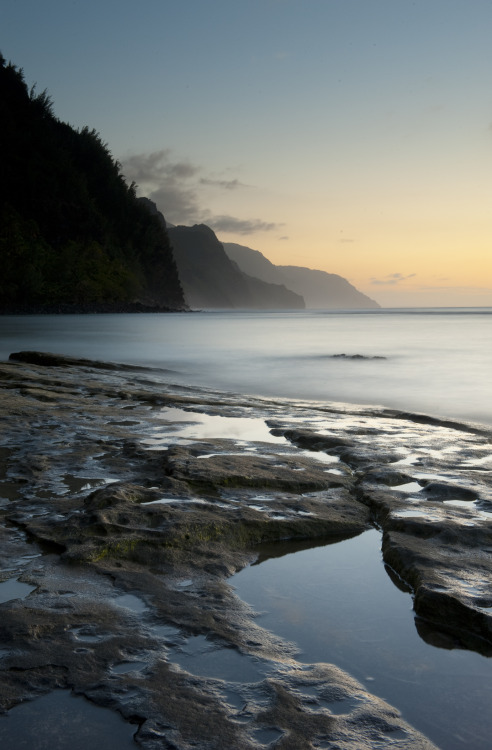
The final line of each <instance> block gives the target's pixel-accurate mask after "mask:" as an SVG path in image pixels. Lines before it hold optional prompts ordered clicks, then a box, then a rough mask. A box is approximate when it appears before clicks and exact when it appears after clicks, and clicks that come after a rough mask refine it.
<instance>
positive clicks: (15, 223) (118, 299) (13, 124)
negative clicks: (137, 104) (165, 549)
mask: <svg viewBox="0 0 492 750" xmlns="http://www.w3.org/2000/svg"><path fill="white" fill-rule="evenodd" d="M0 92H1V95H0V142H1V143H2V144H3V149H2V150H3V153H2V172H3V175H2V177H3V179H2V181H1V182H0V264H1V273H0V311H8V310H23V309H26V310H29V309H45V308H48V307H49V308H50V309H51V308H56V306H57V305H58V306H62V307H63V308H64V309H65V308H66V307H67V306H70V305H77V306H78V307H87V309H125V306H131V305H133V304H134V303H139V304H140V305H144V306H146V307H150V308H159V309H181V308H183V307H184V299H183V292H182V289H181V285H180V282H179V278H178V273H177V269H176V265H175V262H174V258H173V253H172V249H171V247H170V245H169V240H168V237H167V233H166V230H165V228H164V227H163V226H162V224H161V222H159V220H158V219H157V217H155V216H153V215H152V214H151V212H150V211H149V210H148V209H147V208H146V206H145V205H144V204H142V203H141V202H139V201H138V199H137V197H136V194H135V189H134V186H133V185H132V186H128V185H127V184H126V182H125V179H124V177H123V175H122V174H121V171H120V165H119V164H118V162H117V161H115V160H114V159H113V157H112V155H111V153H110V151H109V148H108V146H107V145H106V144H105V143H103V141H102V140H101V138H100V136H99V135H98V133H97V132H96V131H95V130H91V129H89V128H88V127H84V128H82V129H81V130H75V129H74V128H72V127H71V126H70V125H68V124H66V123H63V122H61V121H59V120H58V119H57V118H56V117H55V115H54V113H53V103H52V101H51V99H50V97H49V96H48V94H47V93H46V92H45V91H43V92H42V93H41V94H37V93H36V91H35V88H34V87H33V88H32V89H31V90H30V91H29V90H28V87H27V85H26V83H25V80H24V75H23V72H22V70H19V69H18V68H17V67H15V66H14V65H12V64H10V63H8V64H7V63H6V61H5V59H4V57H3V56H2V55H1V54H0Z"/></svg>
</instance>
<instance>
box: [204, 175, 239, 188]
mask: <svg viewBox="0 0 492 750" xmlns="http://www.w3.org/2000/svg"><path fill="white" fill-rule="evenodd" d="M200 185H207V186H208V185H210V186H211V187H219V188H223V189H224V190H237V188H245V187H249V185H246V184H245V183H244V182H239V180H213V179H211V178H210V177H201V178H200Z"/></svg>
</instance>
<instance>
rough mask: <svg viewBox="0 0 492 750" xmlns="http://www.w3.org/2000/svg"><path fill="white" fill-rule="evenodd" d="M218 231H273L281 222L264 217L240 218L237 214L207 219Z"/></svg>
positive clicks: (242, 232) (247, 232)
mask: <svg viewBox="0 0 492 750" xmlns="http://www.w3.org/2000/svg"><path fill="white" fill-rule="evenodd" d="M205 223H206V224H209V225H210V226H211V227H212V228H213V229H214V230H215V231H216V232H228V233H231V234H255V232H271V231H272V230H273V229H278V227H279V226H280V225H279V224H274V223H273V222H268V221H263V220H262V219H238V218H236V217H235V216H210V217H209V218H208V219H207V220H206V221H205Z"/></svg>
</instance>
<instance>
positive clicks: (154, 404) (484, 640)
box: [0, 355, 492, 750]
mask: <svg viewBox="0 0 492 750" xmlns="http://www.w3.org/2000/svg"><path fill="white" fill-rule="evenodd" d="M23 359H24V360H25V361H24V362H14V361H11V362H8V363H0V386H1V396H0V397H1V399H2V406H3V409H2V411H3V413H4V414H5V415H6V418H7V425H8V429H7V430H6V431H5V432H4V437H3V444H2V446H1V450H2V453H1V458H2V461H1V467H0V478H1V486H2V491H3V493H4V500H3V501H2V506H1V508H0V511H1V514H2V522H3V525H2V527H1V533H2V541H3V552H2V569H3V571H5V572H3V573H2V576H3V578H2V580H4V581H7V580H9V581H10V580H12V579H14V578H15V580H16V581H17V582H18V583H19V584H26V585H27V586H29V587H31V588H32V591H31V592H30V593H29V594H28V595H26V598H24V599H22V598H16V599H12V600H9V601H7V602H5V603H4V604H1V605H0V606H1V607H2V614H3V615H4V620H3V623H2V634H3V641H4V643H5V644H6V650H7V653H6V655H5V656H4V658H3V659H2V661H1V670H0V705H1V707H2V710H4V711H5V710H9V709H11V708H12V707H13V706H15V705H17V704H19V702H20V701H23V700H25V699H28V698H34V697H36V696H40V695H42V694H45V693H47V692H50V691H52V690H53V689H55V688H59V689H65V690H72V691H73V692H74V693H76V694H79V695H85V696H86V697H87V698H89V699H90V700H91V701H92V702H93V703H94V704H96V705H99V706H106V707H108V706H109V707H111V708H112V709H114V710H115V711H118V712H119V713H120V714H121V715H122V716H123V717H124V718H126V719H127V720H129V721H132V722H134V723H135V724H136V725H137V726H136V727H135V730H136V732H137V740H138V743H139V744H140V746H142V747H144V748H153V747H176V748H180V749H181V748H186V747H188V746H189V743H190V742H192V741H201V742H203V743H205V742H206V743H208V744H207V747H213V748H221V747H224V748H226V747H227V748H230V747H234V748H237V749H238V750H240V749H242V748H254V747H261V746H263V747H264V746H265V742H263V741H260V737H261V736H262V735H261V732H266V731H267V730H270V731H272V732H276V733H277V734H276V736H275V738H276V740H277V744H276V747H279V748H291V747H292V748H296V749H297V748H303V747H306V748H310V747H315V746H316V744H315V743H316V742H318V747H319V746H320V745H319V741H320V739H319V738H320V737H324V738H325V739H324V740H323V741H325V742H331V743H336V742H342V741H343V742H344V743H345V744H344V745H343V746H344V747H346V748H352V747H353V748H361V747H371V746H374V744H371V743H374V742H376V738H377V737H378V736H379V738H380V741H383V740H384V741H386V740H388V738H391V736H398V737H399V738H400V740H399V742H398V746H399V747H402V748H431V747H434V746H433V745H432V743H431V742H430V741H428V740H426V739H425V738H424V737H423V736H422V735H421V734H419V732H417V731H416V730H414V729H413V728H411V727H410V726H409V725H408V724H406V723H405V722H404V721H403V719H402V718H401V716H400V715H399V713H398V711H396V710H395V709H394V708H392V707H391V706H388V704H385V703H384V702H383V701H382V700H380V699H379V698H376V697H375V696H373V695H371V694H370V693H369V692H368V691H367V689H366V688H365V687H363V686H362V685H360V684H359V683H357V682H355V681H354V680H353V679H352V678H351V677H350V676H349V675H347V674H345V673H343V672H342V671H341V670H339V669H338V668H336V667H334V666H331V665H326V664H316V665H308V666H306V665H300V664H299V662H297V661H296V650H295V647H294V646H293V644H288V643H285V642H283V641H282V640H281V639H279V638H277V637H276V636H275V635H274V634H272V633H268V632H266V631H263V630H262V628H260V627H259V626H258V625H257V624H256V623H255V620H254V617H253V613H252V612H251V611H250V610H249V608H248V607H247V606H246V605H244V604H243V603H242V602H241V601H240V600H238V599H237V597H235V595H234V593H233V591H232V589H231V587H230V585H229V584H228V583H227V580H228V578H229V577H230V576H231V575H232V573H234V572H235V571H237V570H239V569H240V568H241V567H243V566H244V565H247V564H249V563H250V562H252V561H253V560H254V559H255V555H256V552H255V548H256V547H257V545H258V544H259V543H260V542H264V541H270V542H274V541H275V540H276V539H286V538H289V539H299V540H312V541H313V543H321V542H323V541H325V542H326V541H329V540H333V539H336V538H347V537H352V536H357V535H358V534H360V533H361V532H362V531H363V530H364V529H367V528H370V527H371V525H373V524H374V523H376V524H377V525H378V526H379V527H380V528H381V529H382V531H383V555H384V560H385V562H386V564H388V565H390V566H391V568H392V569H393V570H394V571H395V572H396V573H397V574H398V575H399V576H400V577H401V578H402V579H403V580H404V581H405V582H406V583H407V584H408V585H410V587H411V588H412V589H413V591H414V594H415V600H414V601H415V610H416V612H417V614H418V615H419V616H420V617H422V618H424V619H425V621H426V623H427V624H428V625H429V628H428V633H429V638H431V639H435V640H440V642H441V643H444V642H447V643H448V647H450V648H451V647H453V644H454V646H458V647H460V648H469V649H473V650H477V651H478V652H480V653H484V654H486V655H490V654H491V653H492V617H491V609H490V608H491V607H492V601H491V602H489V600H488V599H487V596H489V593H490V592H489V591H488V588H487V585H486V584H487V581H488V580H490V575H491V573H492V563H491V562H490V561H488V560H487V559H485V560H484V556H483V554H478V551H479V550H480V551H481V549H482V548H486V547H487V546H490V545H491V544H492V534H491V531H490V529H491V522H490V520H488V517H487V513H488V512H489V510H488V508H489V505H490V509H491V510H492V498H491V497H490V489H489V486H488V485H489V483H488V476H487V466H486V465H485V464H484V465H483V466H482V469H480V466H481V464H480V462H481V461H482V462H483V461H485V460H486V457H487V456H489V455H490V449H489V447H488V441H489V440H490V434H489V432H488V431H487V429H486V428H484V429H483V430H481V428H479V427H473V428H472V429H471V428H470V426H466V425H461V424H460V423H456V422H446V420H435V421H434V422H432V421H426V423H425V424H423V425H422V424H419V422H418V419H414V418H413V417H415V416H416V415H411V414H407V413H402V412H391V410H383V411H381V412H380V413H379V415H378V416H376V415H373V416H370V415H366V416H364V415H361V410H359V411H354V413H352V414H350V413H347V412H335V411H334V410H333V409H331V410H330V408H328V407H322V406H317V405H309V406H308V405H306V404H302V403H300V402H297V403H295V402H293V404H292V410H291V412H290V413H286V409H285V403H284V402H282V403H281V402H276V401H275V399H267V398H257V399H253V398H246V397H243V396H234V395H232V394H227V395H225V396H224V394H221V393H220V392H217V391H213V390H211V389H198V388H194V387H191V386H182V387H180V386H177V385H170V384H165V383H164V382H163V381H162V379H160V378H157V377H155V376H154V374H153V371H152V370H149V369H146V368H144V367H142V368H132V371H131V375H130V374H129V372H128V371H127V370H125V368H123V367H118V366H114V365H111V369H106V368H103V369H101V367H97V366H95V365H96V363H94V362H91V361H88V360H83V361H80V360H78V361H77V360H74V359H70V358H63V357H60V356H59V355H57V357H56V361H53V360H51V361H50V362H49V363H48V365H47V364H40V359H39V357H38V359H37V360H35V358H33V357H30V356H25V357H24V358H23ZM33 362H36V363H35V364H33ZM100 364H101V363H99V365H100ZM163 410H164V412H163ZM190 414H191V416H190ZM166 415H167V416H166ZM197 415H198V416H197ZM199 415H205V416H206V417H211V418H213V417H216V418H217V419H219V418H222V419H223V420H227V419H229V420H245V421H248V420H249V421H250V422H253V421H254V427H255V429H258V430H259V432H258V435H259V437H258V438H257V439H256V438H255V437H251V435H249V436H248V437H247V438H245V437H244V435H243V436H242V437H241V432H239V433H238V435H236V436H231V435H230V434H227V433H224V432H223V431H222V430H223V423H220V425H221V427H220V429H219V428H217V427H214V428H213V429H215V430H216V434H213V432H212V433H209V434H207V433H206V431H204V430H202V437H193V431H195V434H196V435H197V436H198V435H199V434H200V429H199V427H200V424H201V422H200V416H199ZM313 415H314V417H315V418H314V419H313ZM417 416H418V415H417ZM321 418H323V419H325V420H326V421H328V422H330V429H328V430H326V429H322V430H320V429H319V420H320V419H321ZM190 419H191V422H190ZM429 419H431V418H429ZM371 420H372V423H371ZM375 420H379V422H377V424H376V421H375ZM187 421H188V422H189V424H190V435H191V436H188V437H186V438H183V437H182V435H183V430H182V426H181V427H180V426H179V425H182V424H183V422H184V423H185V424H186V423H187ZM205 421H206V420H205ZM260 423H261V424H262V425H263V426H265V425H266V426H267V427H268V429H267V430H263V429H260ZM215 424H218V423H215ZM236 426H237V425H236ZM242 427H243V428H244V427H245V424H244V423H242ZM457 437H458V438H459V439H460V441H461V443H462V444H464V448H463V445H462V446H460V447H461V448H463V450H465V451H466V459H467V460H468V462H470V461H471V462H473V470H471V469H469V468H467V466H466V465H465V463H466V462H465V461H463V469H462V474H461V475H460V477H459V478H458V479H456V480H455V481H454V482H450V481H440V482H439V481H432V480H428V479H425V478H424V477H420V476H419V473H420V474H429V473H430V472H431V470H432V467H434V470H435V471H436V474H437V473H439V472H441V474H442V473H443V471H444V470H445V466H446V461H448V458H449V457H446V455H444V454H443V456H441V457H436V455H435V453H436V449H437V447H438V446H441V447H442V446H443V445H445V446H452V445H453V443H455V442H456V438H457ZM425 441H427V443H425ZM415 451H420V454H419V456H420V460H419V462H418V465H417V464H415V463H413V464H412V463H411V461H410V458H409V457H411V456H412V455H413V454H414V452H415ZM320 458H324V460H322V461H320ZM451 458H452V461H453V465H455V462H456V456H452V457H451ZM417 469H418V471H417ZM455 475H456V471H455ZM415 481H417V482H419V483H421V484H420V485H419V487H420V489H419V490H418V492H421V493H422V496H423V498H425V501H426V502H425V504H426V505H428V506H429V507H432V514H430V515H431V516H433V517H434V518H433V520H429V517H430V516H429V514H428V515H427V517H426V516H425V515H424V517H420V516H419V515H416V516H407V515H405V511H406V510H407V509H408V491H407V490H403V489H401V488H402V487H404V486H405V485H406V484H408V483H411V482H415ZM450 488H451V489H450ZM450 493H451V495H450ZM487 493H488V494H487ZM259 494H261V495H262V497H266V498H267V500H266V501H264V502H263V506H265V507H263V508H262V509H261V510H260V509H258V508H255V507H251V506H252V505H253V506H254V505H255V502H253V501H254V498H255V497H257V496H258V495H259ZM456 497H460V498H461V499H462V505H461V506H453V507H452V508H451V506H449V505H448V506H445V503H446V502H447V501H448V500H449V499H450V498H451V499H452V498H456ZM463 503H465V504H466V503H468V507H465V506H464V505H463ZM256 505H258V503H257V502H256ZM451 511H452V512H451ZM477 514H485V521H484V520H483V518H482V517H480V520H474V519H476V518H477ZM32 542H34V544H35V545H40V547H39V548H38V547H36V546H35V547H34V549H36V550H38V549H39V550H41V551H40V552H36V555H37V556H36V557H33V558H32V559H27V558H29V555H28V552H27V551H28V550H29V549H30V550H31V552H32V549H33V546H32ZM453 550H454V552H453ZM24 558H26V559H25V561H24V562H21V563H19V564H18V565H17V564H16V565H14V568H15V572H12V561H19V560H23V559H24ZM463 570H465V573H466V576H465V575H464V573H463ZM465 579H466V581H465ZM465 583H466V586H465V585H464V584H465ZM471 583H473V586H471ZM0 587H1V584H0ZM67 592H68V593H67ZM128 595H130V596H133V597H135V598H137V599H138V601H139V602H140V605H138V604H135V603H134V609H131V608H130V609H129V608H128V607H125V606H121V605H120V604H118V601H119V598H121V597H125V596H128ZM135 607H136V608H135ZM139 607H140V609H139ZM166 629H167V630H166ZM199 636H205V637H206V638H207V639H208V640H209V641H211V642H213V643H214V644H216V646H217V652H218V654H217V658H220V652H221V651H223V652H229V653H232V652H233V653H234V654H236V655H237V657H238V659H240V660H242V661H240V662H238V664H242V667H241V666H238V673H240V672H241V669H242V668H244V670H245V672H247V671H248V669H249V668H250V667H251V666H252V665H256V666H255V669H257V672H258V679H257V680H256V681H251V680H248V681H247V682H245V683H241V684H239V685H238V683H236V682H235V681H232V682H231V684H229V683H228V682H227V681H217V680H215V681H214V680H211V679H207V678H200V677H199V676H197V675H195V674H189V673H187V672H184V671H182V670H179V669H176V667H175V666H173V653H174V652H176V650H179V648H180V647H182V644H183V639H185V641H186V638H189V637H199ZM84 638H85V639H86V640H84ZM91 639H93V640H91ZM88 644H90V645H88ZM180 644H181V646H180ZM231 649H232V652H231ZM55 655H56V657H55ZM139 659H140V660H142V663H143V664H144V667H143V668H141V669H140V668H139V669H138V670H137V669H136V668H135V671H132V669H131V663H132V662H135V663H137V660H139ZM121 664H123V665H124V664H130V668H129V670H128V671H127V672H125V671H120V672H116V674H118V677H115V671H114V670H115V668H116V667H118V665H121ZM219 682H220V683H221V684H219ZM224 685H225V687H224ZM226 688H227V689H228V690H229V691H232V692H234V693H235V694H236V695H237V696H239V697H238V698H237V702H238V705H239V704H240V707H239V708H238V705H232V704H231V703H230V702H228V700H227V699H224V695H223V693H221V690H222V691H223V690H224V689H226ZM308 694H310V695H311V700H310V701H308V700H307V699H306V696H307V695H308ZM313 695H315V696H317V698H315V699H314V701H313ZM354 697H357V701H356V702H355V705H352V704H350V705H352V708H351V709H350V710H347V712H346V713H337V712H336V706H337V704H342V703H343V701H348V702H349V703H350V701H351V700H352V701H353V699H354ZM321 699H322V700H321ZM233 703H234V701H233ZM330 705H331V709H332V710H330ZM1 719H2V717H0V721H1ZM1 731H2V730H1V723H0V737H1V736H2V735H1ZM395 732H396V733H397V734H393V733H395ZM255 733H260V734H255ZM273 737H274V735H272V741H273ZM159 743H160V744H159ZM165 743H167V744H165Z"/></svg>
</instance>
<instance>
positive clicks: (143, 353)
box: [0, 308, 492, 425]
mask: <svg viewBox="0 0 492 750" xmlns="http://www.w3.org/2000/svg"><path fill="white" fill-rule="evenodd" d="M491 342H492V308H469V309H460V308H449V309H438V308H435V309H428V310H420V309H407V310H374V311H370V312H369V311H346V312H343V311H342V312H333V311H330V312H324V311H317V310H307V311H299V312H297V311H296V312H230V311H227V312H224V311H217V312H215V311H209V312H201V313H190V314H183V313H176V314H174V313H171V314H165V315H147V314H142V315H68V316H56V315H44V316H7V317H3V318H2V319H1V321H0V357H1V358H2V359H6V358H8V356H9V354H10V353H11V352H13V351H18V350H20V349H35V350H40V351H53V352H58V353H63V354H68V355H74V356H82V357H88V358H94V359H102V360H110V361H114V362H125V363H136V364H142V365H150V366H153V367H159V368H167V369H171V370H174V371H175V372H173V373H172V374H167V375H166V376H165V377H166V379H167V380H172V381H173V382H178V383H190V384H194V385H202V386H207V387H214V388H219V389H223V390H226V391H227V390H228V391H238V392H243V393H249V394H259V395H265V396H275V397H285V398H294V399H313V400H317V401H331V402H346V403H353V404H361V405H380V406H385V407H390V408H398V409H405V410H411V411H417V412H423V413H427V414H434V415H438V416H445V417H451V418H454V419H460V420H471V421H476V422H480V423H484V424H488V425H492V399H491V398H490V395H491V387H490V372H492V346H491ZM339 355H345V356H344V357H342V356H339ZM358 355H360V356H358ZM354 357H355V358H354Z"/></svg>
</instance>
